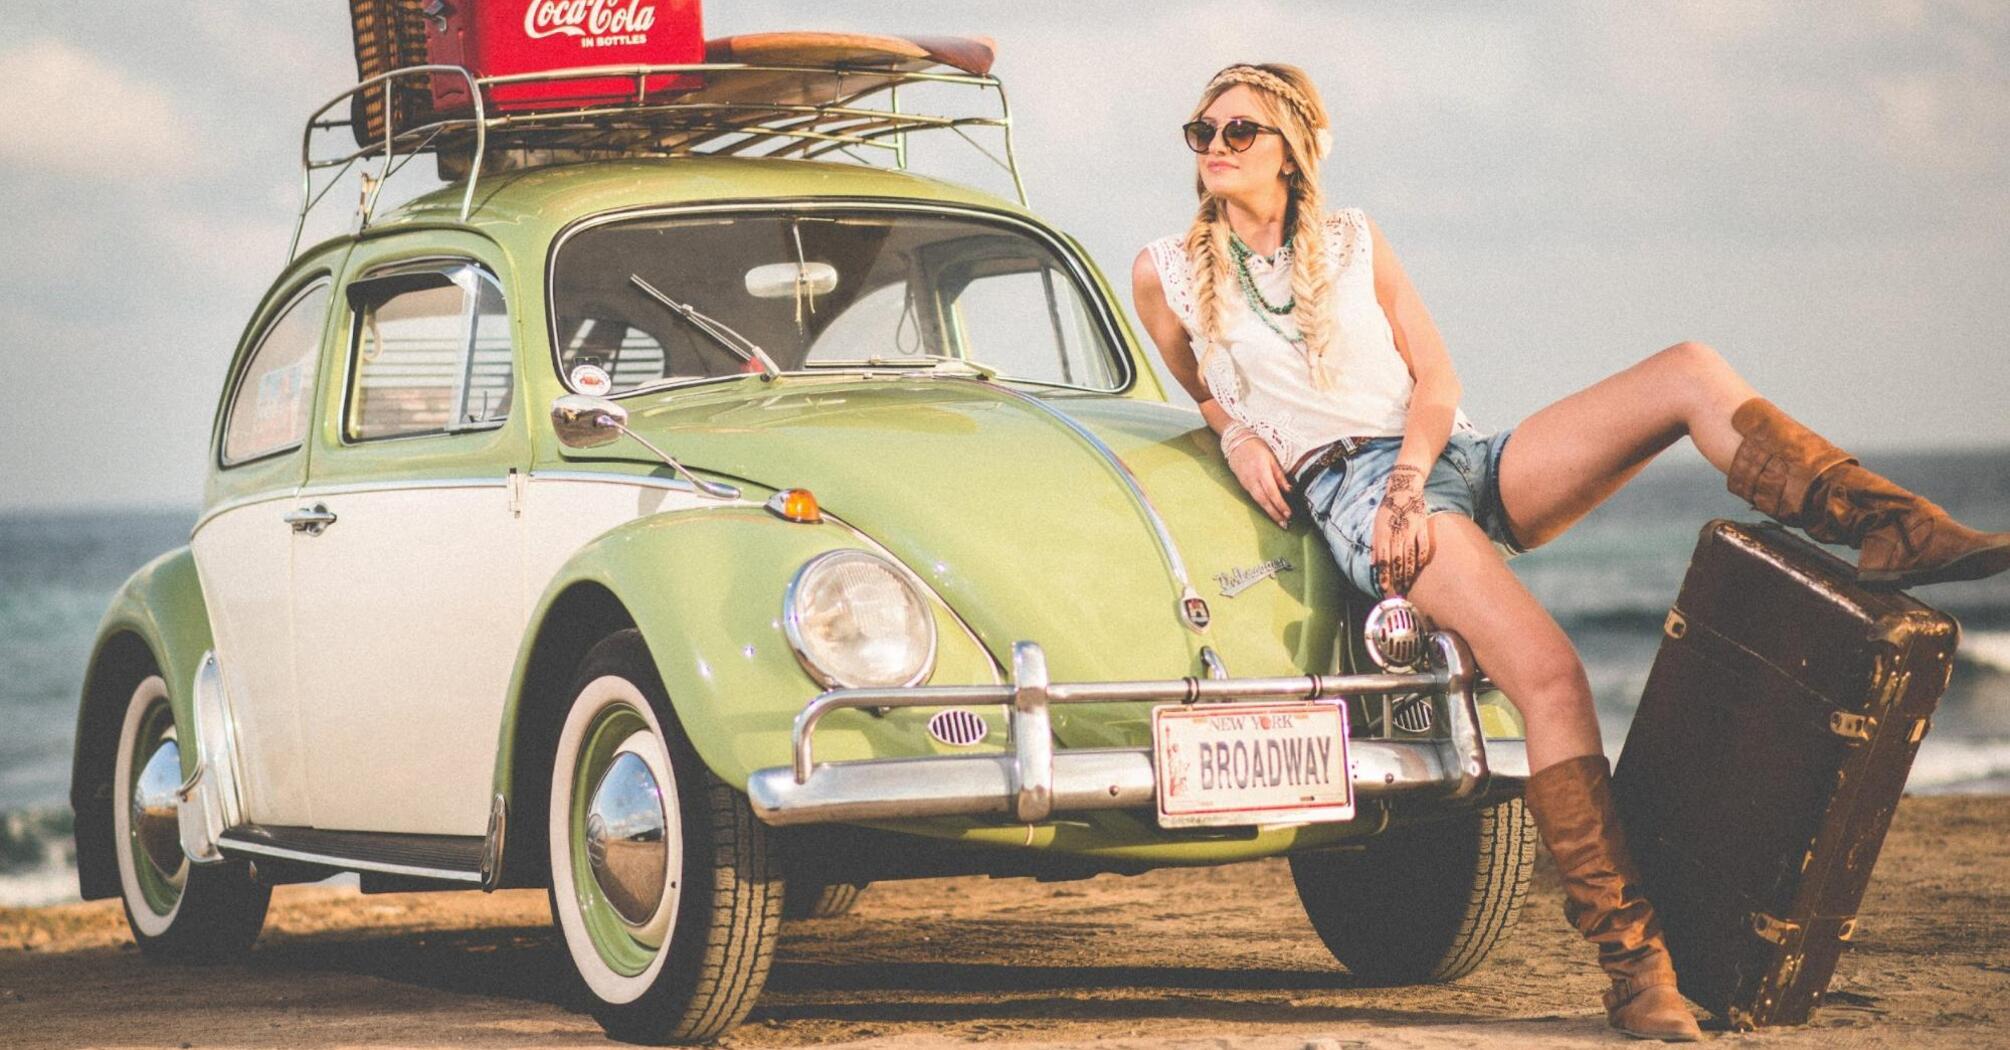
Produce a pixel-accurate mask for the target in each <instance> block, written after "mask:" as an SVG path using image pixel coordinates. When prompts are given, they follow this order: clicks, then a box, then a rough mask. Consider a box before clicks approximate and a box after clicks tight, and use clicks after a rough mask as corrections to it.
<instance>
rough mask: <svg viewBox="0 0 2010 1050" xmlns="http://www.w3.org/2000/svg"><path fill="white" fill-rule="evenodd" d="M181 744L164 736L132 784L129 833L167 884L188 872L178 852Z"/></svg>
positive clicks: (179, 850) (174, 884) (177, 884)
mask: <svg viewBox="0 0 2010 1050" xmlns="http://www.w3.org/2000/svg"><path fill="white" fill-rule="evenodd" d="M179 787H181V746H180V745H179V744H177V743H175V742H174V741H173V740H172V739H169V740H163V741H161V742H160V746H158V747H156V748H154V753H153V754H152V755H150V756H148V758H147V764H146V766H145V767H144V768H143V769H141V770H140V776H139V780H138V781H137V782H136V783H134V784H133V810H132V829H133V830H132V834H133V841H134V843H135V844H136V845H137V846H139V851H140V854H141V855H142V856H144V857H145V858H146V860H147V863H149V864H151V865H153V868H154V870H155V871H157V872H159V873H160V875H161V878H162V879H164V880H165V881H166V882H167V883H168V884H169V885H171V886H175V887H177V888H178V887H180V885H181V881H182V878H183V876H184V875H186V874H187V869H186V864H187V863H188V861H187V858H185V857H184V856H182V852H181V800H180V799H179V798H177V797H176V796H175V789H177V788H179Z"/></svg>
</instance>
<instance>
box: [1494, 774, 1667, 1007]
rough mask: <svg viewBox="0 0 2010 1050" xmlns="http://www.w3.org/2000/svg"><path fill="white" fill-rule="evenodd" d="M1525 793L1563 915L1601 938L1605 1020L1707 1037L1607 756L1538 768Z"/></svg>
mask: <svg viewBox="0 0 2010 1050" xmlns="http://www.w3.org/2000/svg"><path fill="white" fill-rule="evenodd" d="M1525 797H1526V800H1527V804H1528V810H1529V813H1530V815H1532V816H1533V817H1534V818H1535V826H1536V830H1537V831H1539V832H1541V833H1542V840H1543V843H1544V844H1545V845H1547V846H1548V847H1549V852H1550V854H1551V855H1552V856H1554V857H1555V858H1556V868H1557V872H1558V874H1560V875H1562V876H1563V915H1564V918H1565V919H1567V920H1569V921H1570V924H1571V925H1572V926H1574V927H1576V928H1577V932H1579V933H1581V934H1583V935H1584V939H1585V940H1588V941H1590V942H1592V943H1593V944H1596V945H1598V964H1599V965H1600V966H1602V967H1604V968H1605V972H1606V973H1607V974H1608V975H1610V976H1611V978H1612V987H1611V988H1610V989H1608V990H1607V991H1606V993H1605V1019H1606V1022H1607V1023H1609V1024H1610V1025H1612V1027H1614V1028H1617V1029H1619V1030H1620V1031H1622V1032H1625V1033H1626V1034H1627V1035H1630V1036H1635V1037H1638V1038H1641V1039H1662V1040H1667V1041H1669V1042H1692V1041H1694V1040H1697V1039H1701V1038H1702V1037H1703V1033H1702V1030H1701V1029H1699V1028H1698V1027H1697V1026H1696V1018H1695V1016H1694V1015H1693V1014H1691V1013H1690V1012H1689V1006H1688V1004H1687V1003H1685V1002H1684V1001H1683V999H1682V993H1681V992H1679V991H1677V990H1676V988H1675V964H1674V963H1672V962H1670V961H1669V959H1668V948H1667V945H1666V944H1664V943H1663V942H1662V939H1661V923H1660V920H1658V919H1657V918H1655V915H1654V906H1653V905H1652V904H1650V903H1648V901H1647V898H1646V897H1644V896H1642V895H1641V891H1640V872H1639V871H1638V870H1637V869H1636V868H1635V867H1634V865H1633V857H1632V855H1631V854H1630V853H1628V852H1627V849H1626V836H1625V833H1624V832H1622V831H1621V830H1620V827H1619V813H1618V810H1616V809H1615V808H1614V807H1613V804H1612V767H1611V766H1610V765H1609V764H1608V763H1607V762H1606V759H1605V756H1604V755H1580V756H1578V757H1576V758H1570V759H1565V760H1564V761H1562V762H1558V763H1556V764H1555V765H1552V766H1546V767H1544V768H1543V769H1541V770H1538V771H1537V772H1536V774H1535V775H1534V776H1532V777H1529V778H1528V786H1527V788H1526V790H1525Z"/></svg>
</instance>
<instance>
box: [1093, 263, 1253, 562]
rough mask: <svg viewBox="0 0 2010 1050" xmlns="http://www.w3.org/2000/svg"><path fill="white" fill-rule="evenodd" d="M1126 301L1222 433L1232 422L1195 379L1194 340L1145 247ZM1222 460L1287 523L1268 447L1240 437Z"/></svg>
mask: <svg viewBox="0 0 2010 1050" xmlns="http://www.w3.org/2000/svg"><path fill="white" fill-rule="evenodd" d="M1131 301H1132V302H1133V303H1134V304H1135V305H1136V307H1137V311H1138V318H1139V320H1141V321H1143V322H1144V325H1145V333H1146V334H1147V335H1150V336H1151V337H1152V343H1153V344H1154V345H1156V346H1157V347H1158V350H1159V360H1161V361H1164V362H1165V366H1166V371H1168V372H1171V373H1172V376H1173V379H1175V380H1177V381H1178V382H1179V385H1180V386H1181V387H1183V388H1184V389H1185V390H1186V392H1187V395H1188V396H1190V397H1192V398H1193V400H1194V404H1195V405H1196V406H1197V407H1198V408H1199V409H1200V415H1201V418H1202V419H1205V420H1207V425H1208V426H1209V427H1211V428H1213V430H1214V432H1215V433H1217V434H1223V435H1225V434H1227V432H1228V428H1229V427H1230V426H1232V425H1234V423H1235V420H1234V419H1232V418H1230V417H1229V414H1228V410H1227V409H1225V408H1222V407H1221V405H1219V404H1217V403H1216V402H1215V400H1214V395H1213V394H1212V393H1211V392H1209V390H1208V389H1207V384H1206V383H1205V382H1203V381H1202V380H1201V378H1200V366H1199V365H1198V364H1197V363H1196V362H1195V361H1194V356H1193V340H1191V339H1189V338H1188V337H1187V334H1186V326H1185V325H1183V324H1181V323H1180V319H1179V315H1178V314H1176V313H1174V312H1173V308H1172V304H1171V303H1168V302H1166V294H1165V288H1164V286H1163V285H1161V284H1160V283H1159V268H1158V265H1157V264H1156V263H1154V262H1152V253H1151V250H1150V249H1146V250H1144V251H1141V252H1139V253H1138V257H1137V259H1136V261H1134V262H1132V263H1131ZM1227 459H1228V466H1229V469H1230V470H1231V471H1233V472H1234V473H1235V478H1236V480H1237V481H1240V482H1241V483H1242V487H1243V489H1244V490H1246V491H1247V492H1248V493H1249V495H1250V498H1252V499H1254V500H1255V501H1256V503H1257V505H1258V506H1260V507H1262V508H1263V512H1264V513H1265V514H1268V515H1270V520H1272V521H1274V522H1276V523H1277V524H1278V526H1279V527H1280V528H1282V527H1284V526H1285V525H1287V524H1288V523H1289V522H1290V521H1291V505H1290V504H1289V503H1288V502H1286V501H1285V498H1284V493H1285V492H1287V491H1289V490H1290V488H1291V479H1289V478H1288V477H1286V476H1285V474H1284V468H1283V467H1282V466H1279V465H1278V462H1277V456H1276V454H1275V453H1273V452H1271V451H1270V446H1269V445H1267V444H1265V443H1264V442H1263V441H1262V440H1260V439H1254V438H1252V439H1249V440H1243V441H1240V442H1239V443H1238V444H1237V445H1236V446H1235V451H1234V452H1233V454H1229V455H1228V456H1227Z"/></svg>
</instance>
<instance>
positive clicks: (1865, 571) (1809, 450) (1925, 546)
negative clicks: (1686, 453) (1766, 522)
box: [1724, 397, 2010, 587]
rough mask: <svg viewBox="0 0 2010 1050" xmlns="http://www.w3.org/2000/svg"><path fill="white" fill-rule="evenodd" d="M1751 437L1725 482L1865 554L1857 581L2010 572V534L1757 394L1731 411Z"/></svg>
mask: <svg viewBox="0 0 2010 1050" xmlns="http://www.w3.org/2000/svg"><path fill="white" fill-rule="evenodd" d="M1731 426H1732V428H1734V429H1735V430H1737V431H1738V433H1739V434H1740V435H1742V436H1743V437H1744V441H1743V442H1741V443H1740V444H1739V445H1738V451H1737V453H1736V454H1735V455H1734V456H1733V457H1732V460H1731V469H1730V470H1729V471H1727V472H1725V475H1724V485H1725V487H1726V488H1728V489H1729V490H1730V491H1731V493H1732V494H1733V495H1735V496H1737V497H1738V498H1740V499H1742V500H1744V501H1745V502H1747V503H1750V504H1751V505H1752V507H1753V509H1755V510H1757V511H1760V512H1761V513H1764V514H1767V515H1769V516H1771V517H1772V518H1773V519H1774V520H1776V521H1778V522H1780V523H1781V524H1782V525H1792V526H1795V527H1797V528H1801V529H1805V530H1806V531H1807V534H1808V535H1810V536H1812V537H1814V538H1815V539H1817V540H1820V541H1821V542H1823V543H1845V544H1848V545H1849V546H1851V547H1856V548H1859V549H1861V550H1862V551H1863V553H1862V555H1860V556H1859V557H1858V559H1857V570H1856V575H1857V581H1858V582H1859V583H1865V584H1876V585H1888V586H1893V587H1910V586H1913V585H1915V584H1921V583H1941V582H1944V581H1948V580H1979V579H1981V578H1983V577H1985V576H1992V575H1995V574H1996V573H1999V572H2002V571H2003V570H2004V569H2010V532H1977V531H1976V530H1974V529H1971V528H1969V527H1968V526H1966V525H1963V524H1961V523H1960V522H1958V521H1955V520H1954V519H1953V518H1952V517H1950V516H1949V515H1948V513H1947V511H1946V510H1944V509H1942V508H1941V507H1940V506H1939V505H1938V504H1936V503H1934V502H1933V501H1931V500H1928V499H1927V498H1925V497H1924V496H1920V495H1918V494H1916V493H1913V492H1910V491H1908V490H1906V489H1904V488H1902V487H1900V486H1899V485H1897V484H1895V483H1893V482H1892V481H1891V480H1890V479H1888V478H1885V477H1884V476H1882V475H1879V474H1875V473H1873V472H1871V471H1869V470H1866V469H1864V467H1863V466H1862V465H1861V464H1859V463H1858V462H1857V459H1856V457H1855V456H1852V455H1850V454H1849V453H1847V452H1844V451H1843V450H1842V449H1839V448H1837V447H1836V446H1834V445H1832V444H1830V443H1829V442H1828V441H1827V440H1826V439H1824V438H1823V437H1822V436H1821V435H1819V434H1817V433H1815V432H1814V431H1812V430H1809V429H1808V428H1807V427H1805V426H1803V425H1801V423H1799V422H1798V421H1796V420H1795V419H1794V418H1793V417H1792V416H1789V415H1787V414H1786V413H1785V412H1783V411H1781V410H1780V408H1779V406H1778V405H1775V404H1773V403H1772V402H1771V401H1768V400H1766V399H1765V398H1763V397H1755V398H1751V399H1749V400H1747V401H1746V402H1745V403H1743V404H1741V405H1739V406H1738V408H1737V411H1735V412H1733V413H1731Z"/></svg>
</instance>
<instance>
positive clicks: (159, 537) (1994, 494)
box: [0, 449, 2010, 905]
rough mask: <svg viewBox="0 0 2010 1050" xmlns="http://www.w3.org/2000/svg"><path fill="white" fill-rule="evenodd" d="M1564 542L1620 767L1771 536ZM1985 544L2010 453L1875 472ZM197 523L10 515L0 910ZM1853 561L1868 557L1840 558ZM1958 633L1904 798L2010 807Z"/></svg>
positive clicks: (2008, 682)
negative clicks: (157, 575) (104, 643)
mask: <svg viewBox="0 0 2010 1050" xmlns="http://www.w3.org/2000/svg"><path fill="white" fill-rule="evenodd" d="M1663 460H1664V461H1662V462H1657V463H1654V464H1652V465H1650V466H1649V467H1648V469H1647V470H1646V471H1644V472H1643V473H1642V474H1641V475H1640V476H1639V477H1638V478H1636V479H1635V480H1634V481H1633V483H1632V484H1630V485H1628V486H1627V487H1626V488H1625V489H1624V490H1623V491H1621V492H1620V493H1618V494H1617V495H1616V496H1614V497H1613V498H1612V499H1611V500H1609V501H1607V502H1606V503H1605V505H1603V506H1601V507H1600V508H1599V509H1598V510H1596V511H1594V512H1592V513H1591V515H1589V516H1588V517H1586V518H1585V519H1584V520H1583V521H1582V522H1579V523H1578V524H1577V525H1576V526H1575V527H1573V528H1572V529H1571V531H1570V532H1569V533H1567V534H1565V535H1564V536H1563V537H1561V538H1560V539H1558V540H1556V541H1555V542H1553V543H1551V544H1550V545H1548V546H1546V547H1543V548H1542V549H1540V550H1536V551H1532V552H1530V553H1528V554H1525V555H1522V556H1520V557H1517V558H1515V559H1514V560H1513V561H1512V562H1510V565H1512V566H1513V568H1514V570H1515V571H1516V573H1517V574H1518V575H1519V576H1520V577H1521V578H1522V580H1523V582H1525V583H1526V584H1527V585H1528V587H1529V588H1530V590H1531V591H1533V592H1534V593H1535V595H1536V596H1537V598H1539V599H1540V600H1541V601H1542V603H1543V605H1544V607H1545V608H1547V609H1549V610H1550V612H1551V614H1552V615H1554V616H1555V617H1556V618H1557V621H1558V622H1559V623H1561V624H1562V625H1563V627H1564V629H1565V630H1566V631H1567V632H1568V633H1569V634H1570V637H1571V640H1572V641H1573V642H1574V643H1575V644H1576V646H1577V649H1578V652H1579V654H1580V655H1581V656H1582V657H1583V659H1584V662H1585V667H1586V670H1587V672H1588V674H1589V676H1590V679H1591V684H1592V689H1593V692H1594V693H1595V695H1596V698H1597V705H1598V713H1599V720H1600V722H1601V724H1602V726H1603V728H1604V733H1605V744H1606V750H1607V751H1608V752H1609V753H1611V754H1613V755H1615V756H1616V755H1617V754H1618V752H1619V749H1620V746H1621V744H1622V743H1623V742H1624V740H1625V736H1626V726H1627V724H1628V722H1629V721H1630V719H1631V717H1632V712H1633V707H1634V705H1635V703H1636V702H1637V701H1638V699H1639V697H1640V691H1641V688H1642V686H1643V685H1644V684H1645V683H1646V680H1647V671H1648V668H1649V666H1650V665H1651V664H1652V662H1653V659H1654V653H1655V650H1656V648H1657V647H1658V646H1659V644H1660V638H1661V634H1660V631H1661V623H1662V618H1663V617H1664V616H1665V615H1666V613H1667V609H1668V605H1669V603H1670V602H1672V601H1673V600H1674V598H1675V595H1676V592H1677V591H1678V589H1679V588H1680V586H1681V582H1682V574H1683V572H1684V571H1685V570H1686V569H1687V567H1688V562H1689V554H1690V552H1691V550H1693V548H1694V547H1695V543H1696V538H1697V534H1698V531H1699V530H1700V528H1701V527H1702V525H1703V523H1704V522H1706V521H1708V520H1709V519H1710V518H1713V517H1731V518H1739V519H1744V520H1759V516H1758V515H1757V514H1756V513H1755V512H1753V511H1752V510H1751V509H1750V508H1748V507H1746V506H1745V505H1744V504H1743V503H1742V502H1741V501H1739V500H1737V499H1736V498H1734V497H1732V496H1731V495H1730V494H1729V493H1727V492H1725V491H1724V483H1723V478H1722V476H1721V475H1719V474H1717V473H1716V472H1714V471H1713V470H1711V469H1710V468H1709V467H1708V466H1707V465H1706V464H1704V463H1702V462H1701V461H1700V460H1694V459H1692V460H1691V461H1689V462H1681V461H1675V460H1673V459H1672V458H1671V457H1663ZM1865 460H1866V462H1867V464H1868V465H1870V466H1871V467H1873V468H1874V469H1877V470H1879V471H1881V472H1882V473H1885V474H1887V475H1889V476H1890V477H1892V478H1893V479H1894V480H1896V481H1898V482H1899V483H1901V484H1904V485H1906V486H1908V487H1911V488H1914V489H1916V490H1918V491H1920V492H1923V493H1926V494H1927V495H1929V496H1930V497H1932V498H1933V499H1934V500H1935V501H1936V502H1938V503H1940V504H1942V505H1943V506H1945V507H1947V508H1948V510H1950V511H1951V512H1953V513H1954V514H1955V515H1956V516H1957V517H1959V518H1961V519H1962V520H1963V521H1966V522H1967V523H1969V524H1970V525H1973V526H1975V527H1977V528H1997V529H2010V449H1992V450H1979V451H1961V452H1913V453H1891V454H1885V455H1866V456H1865ZM194 520H195V512H194V510H193V509H189V510H186V511H150V512H108V511H93V512H80V513H63V514H35V515H23V514H6V513H0V905H9V904H30V903H46V902H49V901H55V900H62V899H66V898H71V897H74V895H75V892H76V885H75V876H74V874H73V873H72V872H71V870H70V868H69V863H70V861H69V849H70V845H69V810H68V793H69V775H70V749H71V742H72V737H73V735H74V733H75V721H76V710H77V699H78V694H79V692H80V690H81V689H82V686H83V674H84V665H85V661H86V660H87V659H88V658H89V656H90V646H91V642H92V639H93V636H94V634H95V632H96V628H97V623H98V620H99V618H100V617H101V616H102V615H103V614H104V611H105V606H106V604H107V602H108V600H109V599H110V597H111V595H112V593H113V592H114V591H115V590H116V589H117V588H118V586H119V584H120V583H121V582H123V581H124V580H125V578H126V577H127V576H128V575H129V574H130V573H131V572H132V571H133V570H134V569H137V568H139V567H140V566H141V565H144V564H145V563H146V562H147V561H148V560H150V559H151V558H153V557H154V556H155V555H156V554H159V553H160V552H162V551H165V550H169V549H171V548H174V547H177V546H180V545H182V544H183V543H185V542H186V540H187V535H188V530H189V528H190V526H191V525H192V524H193V523H194ZM1835 549H1836V551H1837V553H1838V554H1840V555H1842V556H1843V557H1844V558H1845V559H1847V560H1849V561H1852V562H1854V560H1855V553H1854V552H1853V551H1849V550H1846V549H1842V548H1835ZM1914 593H1915V594H1917V595H1918V596H1919V597H1920V598H1922V599H1923V600H1925V601H1926V602H1928V603H1929V604H1932V605H1934V606H1936V607H1938V608H1941V609H1943V610H1945V611H1947V612H1950V613H1952V614H1954V616H1955V617H1956V618H1957V619H1958V620H1959V621H1960V622H1961V628H1962V640H1961V646H1960V649H1959V650H1958V654H1957V660H1956V665H1955V670H1954V677H1953V679H1952V681H1951V682H1950V683H1949V686H1948V691H1947V694H1946V696H1945V697H1943V698H1942V700H1941V704H1940V708H1939V711H1938V713H1937V714H1936V716H1935V718H1934V721H1933V731H1932V732H1931V733H1930V734H1928V736H1927V738H1926V741H1925V743H1924V744H1923V745H1922V746H1921V748H1920V752H1919V757H1918V760H1917V761H1916V762H1915V763H1914V765H1913V769H1912V775H1911V779H1910V781H1909V784H1908V787H1909V789H1910V790H1913V791H1916V792H1922V793H1951V792H2006V791H2010V573H2004V574H2002V575H2000V576H1998V577H1995V578H1993V579H1989V580H1982V581H1973V582H1967V583H1954V584H1938V585H1933V586H1928V587H1923V588H1919V589H1918V590H1916V591H1915V592H1914Z"/></svg>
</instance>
